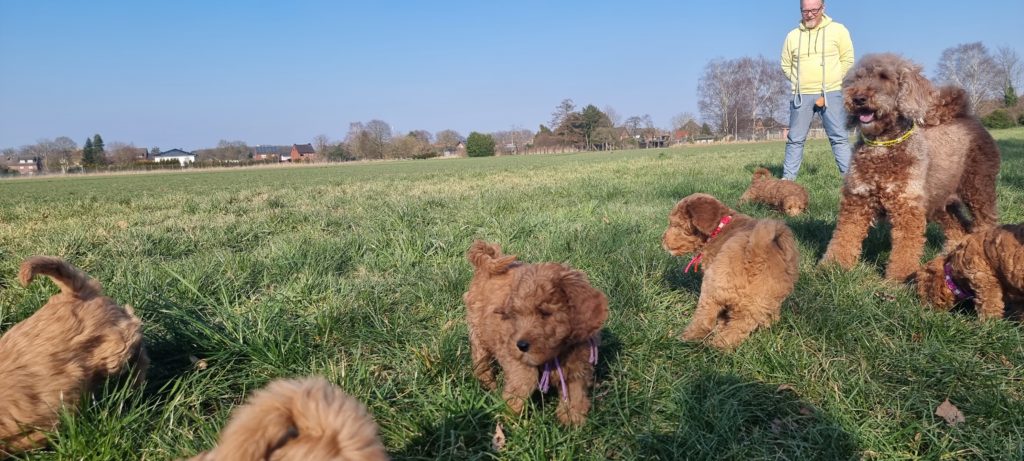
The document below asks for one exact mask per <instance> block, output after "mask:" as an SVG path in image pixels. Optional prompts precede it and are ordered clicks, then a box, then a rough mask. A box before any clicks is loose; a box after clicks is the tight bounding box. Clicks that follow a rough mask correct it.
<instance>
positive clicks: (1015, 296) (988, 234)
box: [916, 224, 1024, 319]
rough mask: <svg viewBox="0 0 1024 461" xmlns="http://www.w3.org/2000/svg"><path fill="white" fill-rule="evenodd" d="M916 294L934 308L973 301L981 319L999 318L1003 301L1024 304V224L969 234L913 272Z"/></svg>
mask: <svg viewBox="0 0 1024 461" xmlns="http://www.w3.org/2000/svg"><path fill="white" fill-rule="evenodd" d="M916 279H917V293H918V295H919V296H920V297H921V300H922V301H923V302H925V303H927V304H930V305H931V306H933V307H935V308H936V309H943V310H948V309H950V308H952V307H953V306H954V305H955V304H956V303H958V302H962V301H968V300H973V301H974V309H975V310H976V311H977V312H978V316H979V317H981V318H982V319H986V318H1003V316H1004V315H1005V310H1006V303H1007V302H1021V301H1024V225H1020V224H1016V225H1003V226H999V227H990V228H987V229H984V230H981V231H979V232H975V233H973V234H970V235H968V236H967V237H965V238H964V239H963V240H961V241H960V243H958V244H957V245H956V246H955V247H953V249H952V250H950V251H949V253H947V254H944V255H939V256H937V257H935V258H934V259H932V260H931V261H929V262H928V263H927V264H925V266H924V268H922V269H921V270H919V271H918V272H917V277H916Z"/></svg>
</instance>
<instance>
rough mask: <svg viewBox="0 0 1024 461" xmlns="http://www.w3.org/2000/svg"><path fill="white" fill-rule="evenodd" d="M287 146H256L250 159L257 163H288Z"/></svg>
mask: <svg viewBox="0 0 1024 461" xmlns="http://www.w3.org/2000/svg"><path fill="white" fill-rule="evenodd" d="M288 152H289V149H288V147H287V146H263V145H260V146H256V147H253V149H252V159H253V160H255V161H258V162H290V161H291V156H290V154H288Z"/></svg>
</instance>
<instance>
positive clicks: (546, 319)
mask: <svg viewBox="0 0 1024 461" xmlns="http://www.w3.org/2000/svg"><path fill="white" fill-rule="evenodd" d="M466 257H467V258H468V259H469V262H470V263H472V265H473V280H472V281H471V282H470V285H469V291H467V292H466V294H465V295H463V301H465V303H466V320H467V322H468V324H469V344H470V348H471V350H472V354H473V372H474V374H475V375H476V377H477V379H479V380H480V382H481V383H482V384H483V385H484V387H486V388H487V389H494V388H495V387H496V386H497V383H496V381H495V378H494V371H493V370H492V369H491V360H492V359H497V361H498V365H500V366H501V369H502V371H503V372H504V378H505V390H504V392H503V396H504V398H505V401H506V402H508V406H509V408H510V409H511V410H512V411H514V412H516V413H519V412H521V411H522V410H523V405H524V403H525V402H526V399H527V398H529V397H530V395H531V394H532V393H533V391H534V389H537V388H538V387H539V388H540V389H541V391H542V392H543V391H546V390H547V389H546V388H547V385H548V384H549V383H553V384H554V385H555V386H556V387H557V388H558V389H559V391H560V395H561V397H562V398H561V400H560V401H559V404H558V409H557V410H556V415H557V416H558V420H559V421H561V422H562V423H563V424H566V425H580V424H582V423H583V422H584V421H585V420H586V416H587V412H589V411H590V398H589V397H588V395H587V391H588V389H589V388H590V386H591V385H592V384H593V381H594V365H595V364H596V363H597V346H598V345H599V343H600V340H601V337H600V331H601V326H602V325H603V324H604V322H605V320H606V319H607V318H608V300H607V298H605V295H604V293H602V292H601V291H599V290H597V289H595V288H594V287H592V286H590V283H589V282H588V281H587V277H586V276H585V275H584V274H583V273H582V272H579V271H576V270H573V269H571V268H569V267H568V266H565V265H563V264H555V263H543V264H523V263H521V262H519V261H517V260H516V257H515V256H506V255H504V254H502V253H501V248H500V247H498V245H494V244H489V243H487V242H483V241H480V240H477V241H476V242H473V245H472V246H470V248H469V251H468V252H467V253H466Z"/></svg>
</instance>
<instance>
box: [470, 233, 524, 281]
mask: <svg viewBox="0 0 1024 461" xmlns="http://www.w3.org/2000/svg"><path fill="white" fill-rule="evenodd" d="M466 259H468V260H469V262H470V264H472V265H473V268H474V269H475V270H478V271H485V272H487V273H488V274H491V275H495V274H501V273H504V272H505V271H507V270H508V268H509V267H510V266H511V265H512V264H513V263H515V262H516V257H515V256H512V255H504V254H502V253H501V247H499V246H498V245H496V244H493V243H487V242H485V241H483V240H477V241H475V242H473V244H472V245H470V247H469V251H467V252H466Z"/></svg>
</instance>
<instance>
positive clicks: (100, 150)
mask: <svg viewBox="0 0 1024 461" xmlns="http://www.w3.org/2000/svg"><path fill="white" fill-rule="evenodd" d="M92 156H93V159H95V161H96V164H97V165H102V164H103V163H105V162H106V160H107V149H106V148H105V147H104V146H103V138H102V137H100V134H99V133H96V134H95V135H93V137H92Z"/></svg>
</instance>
